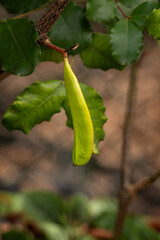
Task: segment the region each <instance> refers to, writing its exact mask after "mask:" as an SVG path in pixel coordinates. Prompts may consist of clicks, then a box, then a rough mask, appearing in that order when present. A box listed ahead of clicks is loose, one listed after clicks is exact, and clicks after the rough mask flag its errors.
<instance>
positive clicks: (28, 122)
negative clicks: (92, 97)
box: [2, 80, 66, 134]
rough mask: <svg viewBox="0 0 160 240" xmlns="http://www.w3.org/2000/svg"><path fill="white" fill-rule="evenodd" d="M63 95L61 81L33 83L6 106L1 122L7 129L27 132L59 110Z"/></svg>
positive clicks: (64, 94)
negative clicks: (11, 103)
mask: <svg viewBox="0 0 160 240" xmlns="http://www.w3.org/2000/svg"><path fill="white" fill-rule="evenodd" d="M65 97H66V93H65V89H64V85H63V81H60V80H49V81H46V82H36V83H33V84H31V85H30V86H29V87H27V88H26V89H25V90H24V92H23V93H22V94H21V95H20V96H18V97H17V99H16V100H15V102H14V103H13V105H11V106H10V107H9V108H8V110H7V111H6V113H5V114H4V116H3V119H2V124H3V125H4V126H5V127H6V128H7V129H8V130H9V131H12V130H15V129H18V130H21V131H23V132H24V133H25V134H28V133H29V132H30V130H31V129H32V127H33V126H35V125H36V124H38V123H41V122H42V121H49V120H50V119H51V117H52V115H53V114H55V113H58V112H60V111H61V105H62V102H63V101H64V99H65Z"/></svg>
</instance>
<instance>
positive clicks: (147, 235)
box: [122, 217, 160, 240]
mask: <svg viewBox="0 0 160 240" xmlns="http://www.w3.org/2000/svg"><path fill="white" fill-rule="evenodd" d="M132 239H134V240H152V239H154V240H160V234H158V233H156V232H155V231H154V230H152V229H150V228H149V227H148V226H147V225H146V223H145V221H144V220H143V218H140V217H128V218H127V219H126V223H125V225H124V231H123V235H122V240H132Z"/></svg>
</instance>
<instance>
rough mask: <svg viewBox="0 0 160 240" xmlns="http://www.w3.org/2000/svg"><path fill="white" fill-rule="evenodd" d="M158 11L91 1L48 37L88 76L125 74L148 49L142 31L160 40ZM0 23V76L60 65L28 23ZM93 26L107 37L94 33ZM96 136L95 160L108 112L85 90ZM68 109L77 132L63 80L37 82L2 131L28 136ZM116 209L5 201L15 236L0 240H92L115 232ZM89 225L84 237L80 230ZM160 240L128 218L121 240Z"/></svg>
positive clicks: (73, 201) (16, 4)
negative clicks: (97, 231) (98, 233)
mask: <svg viewBox="0 0 160 240" xmlns="http://www.w3.org/2000/svg"><path fill="white" fill-rule="evenodd" d="M0 3H1V4H2V6H3V7H4V8H6V10H8V11H9V12H11V13H18V14H20V13H26V12H27V11H31V10H34V11H37V10H36V9H37V8H39V7H41V6H43V5H44V4H46V3H49V1H48V0H40V1H37V0H24V1H20V0H16V1H12V0H0ZM159 7H160V4H159V1H158V0H132V1H130V0H119V1H115V0H99V1H96V0H88V1H87V3H86V4H84V8H83V7H82V6H81V5H78V4H77V3H75V2H73V1H71V2H70V3H69V4H68V5H67V7H66V8H65V10H64V11H63V13H62V14H61V16H60V17H59V18H58V20H57V21H56V23H55V24H54V25H53V27H52V28H51V30H50V32H49V33H48V36H49V38H50V40H51V42H52V43H54V44H55V45H57V46H59V47H61V48H65V49H68V48H70V47H72V46H73V45H74V44H76V43H79V48H77V49H76V50H75V51H70V52H69V53H70V54H71V55H77V54H79V55H80V58H81V60H82V62H83V64H84V65H85V66H86V67H88V68H90V69H94V68H99V69H101V70H104V71H106V70H108V69H111V68H115V69H117V70H122V69H123V68H124V67H125V66H126V65H128V64H131V63H133V62H135V61H136V60H137V59H138V57H139V56H140V54H141V52H142V49H143V35H144V31H148V33H149V34H150V35H152V36H153V37H154V38H155V39H160V9H159ZM26 15H29V13H26ZM23 16H24V15H20V16H18V19H16V17H15V18H13V19H3V20H0V66H1V68H2V70H4V71H7V72H9V73H11V74H15V75H19V76H27V75H29V74H31V73H32V72H33V71H34V69H35V67H36V65H37V64H38V63H39V62H40V61H52V62H55V63H59V62H61V61H63V57H62V56H61V55H60V54H59V53H57V52H54V51H53V50H51V49H48V48H46V47H45V46H40V45H39V43H38V41H37V40H38V33H37V30H36V25H35V23H34V22H33V21H31V20H30V19H26V18H23ZM93 22H97V23H99V24H101V25H102V26H103V27H104V29H105V30H106V31H104V32H103V33H102V32H94V31H93V29H92V27H91V26H92V24H93ZM80 86H81V89H82V92H83V95H84V98H85V101H86V103H87V107H88V109H89V112H90V115H91V120H92V123H93V128H94V149H93V152H94V153H98V152H99V150H98V144H99V142H100V141H101V140H103V139H104V131H103V125H104V123H105V122H106V116H105V107H104V105H103V101H102V98H101V96H100V95H99V93H98V92H97V91H96V90H95V89H93V88H91V87H89V86H87V85H85V84H80ZM62 108H64V110H65V112H66V115H67V123H66V124H67V126H69V127H71V128H73V122H72V113H71V109H70V107H69V104H68V99H67V97H66V92H65V88H64V83H63V81H62V80H48V81H46V82H36V83H33V84H31V85H30V86H28V87H27V88H26V89H24V91H23V93H22V94H21V95H20V96H18V97H17V98H16V100H15V101H14V103H13V104H12V105H11V106H10V107H9V108H8V109H7V111H6V112H5V114H4V116H3V118H2V123H3V125H4V126H5V127H6V128H7V129H8V130H9V131H12V130H21V131H23V132H24V133H25V134H28V133H29V132H30V131H31V129H32V128H33V127H34V126H35V125H36V124H40V123H41V122H42V121H49V120H50V119H51V117H52V116H53V115H54V114H56V113H58V112H60V111H61V109H62ZM116 211H117V204H116V202H115V201H113V200H108V199H103V200H102V199H101V200H98V199H96V200H88V199H87V198H86V197H84V196H82V195H77V196H73V197H72V198H70V199H69V200H66V201H64V200H63V199H62V198H61V197H60V196H57V195H56V194H52V193H46V192H22V193H17V194H9V193H1V194H0V213H1V215H2V216H3V219H1V220H2V223H3V222H5V221H9V222H10V226H11V228H10V229H9V230H8V232H7V233H6V232H5V233H3V234H2V237H1V238H2V240H10V239H12V240H14V239H17V240H36V239H39V240H57V239H59V240H61V239H62V240H69V239H75V240H94V239H95V237H94V236H93V235H92V234H91V232H90V230H91V229H92V228H102V229H106V230H110V231H113V228H114V224H115V216H116ZM82 222H83V223H84V222H86V225H87V230H86V231H84V229H83V228H82ZM126 239H127V240H131V239H134V240H143V239H144V240H147V239H148V240H149V239H154V240H159V239H160V235H159V234H157V233H156V232H154V231H153V230H151V229H150V228H148V226H147V224H146V222H145V220H144V219H143V218H139V217H129V218H128V219H127V221H126V226H125V229H124V233H123V235H122V240H126Z"/></svg>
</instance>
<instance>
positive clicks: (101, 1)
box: [86, 0, 116, 23]
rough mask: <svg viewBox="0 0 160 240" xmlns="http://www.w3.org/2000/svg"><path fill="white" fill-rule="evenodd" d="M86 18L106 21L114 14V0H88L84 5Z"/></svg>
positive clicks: (113, 16) (112, 17) (111, 18)
mask: <svg viewBox="0 0 160 240" xmlns="http://www.w3.org/2000/svg"><path fill="white" fill-rule="evenodd" d="M86 16H87V18H88V20H90V21H91V20H93V21H96V22H100V23H101V22H104V23H106V22H108V21H110V20H113V19H114V18H115V16H116V4H115V1H114V0H98V1H97V0H88V2H87V5H86Z"/></svg>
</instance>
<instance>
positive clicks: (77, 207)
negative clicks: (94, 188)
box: [0, 192, 160, 240]
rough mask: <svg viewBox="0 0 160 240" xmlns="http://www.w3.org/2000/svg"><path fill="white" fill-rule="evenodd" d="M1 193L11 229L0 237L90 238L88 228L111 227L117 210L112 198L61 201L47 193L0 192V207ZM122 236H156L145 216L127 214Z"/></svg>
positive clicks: (79, 196)
mask: <svg viewBox="0 0 160 240" xmlns="http://www.w3.org/2000/svg"><path fill="white" fill-rule="evenodd" d="M4 195H5V196H6V198H7V197H8V199H9V205H10V208H8V207H7V205H6V211H5V212H4V211H3V214H2V211H1V214H2V215H3V220H4V221H5V219H8V221H10V223H11V229H10V231H9V232H7V233H3V234H2V240H14V239H16V240H36V239H43V240H57V239H60V240H61V239H62V240H71V239H75V240H94V239H96V238H95V236H94V234H92V229H105V230H107V231H113V229H114V220H115V216H116V211H117V202H116V200H114V199H94V200H89V199H87V197H86V196H84V195H82V194H77V195H74V196H71V197H70V198H69V199H67V200H63V199H62V198H61V197H60V196H59V195H57V194H53V193H50V192H21V193H14V194H10V193H7V192H1V193H0V210H2V206H3V208H4V205H5V204H4V202H3V199H4ZM2 196H3V197H2ZM46 203H47V204H46ZM16 216H17V218H16ZM12 219H14V221H13V222H12ZM17 223H18V224H17ZM84 223H86V224H87V225H86V227H87V229H88V230H87V231H86V230H84V228H83V224H84ZM31 226H32V227H31ZM126 239H127V240H131V239H134V240H149V239H154V240H159V239H160V235H159V234H158V233H156V232H155V231H154V230H152V229H150V228H149V227H148V226H147V222H146V220H145V218H142V217H141V218H140V217H138V216H129V217H128V218H127V220H126V225H125V229H124V233H123V236H122V240H126Z"/></svg>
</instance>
